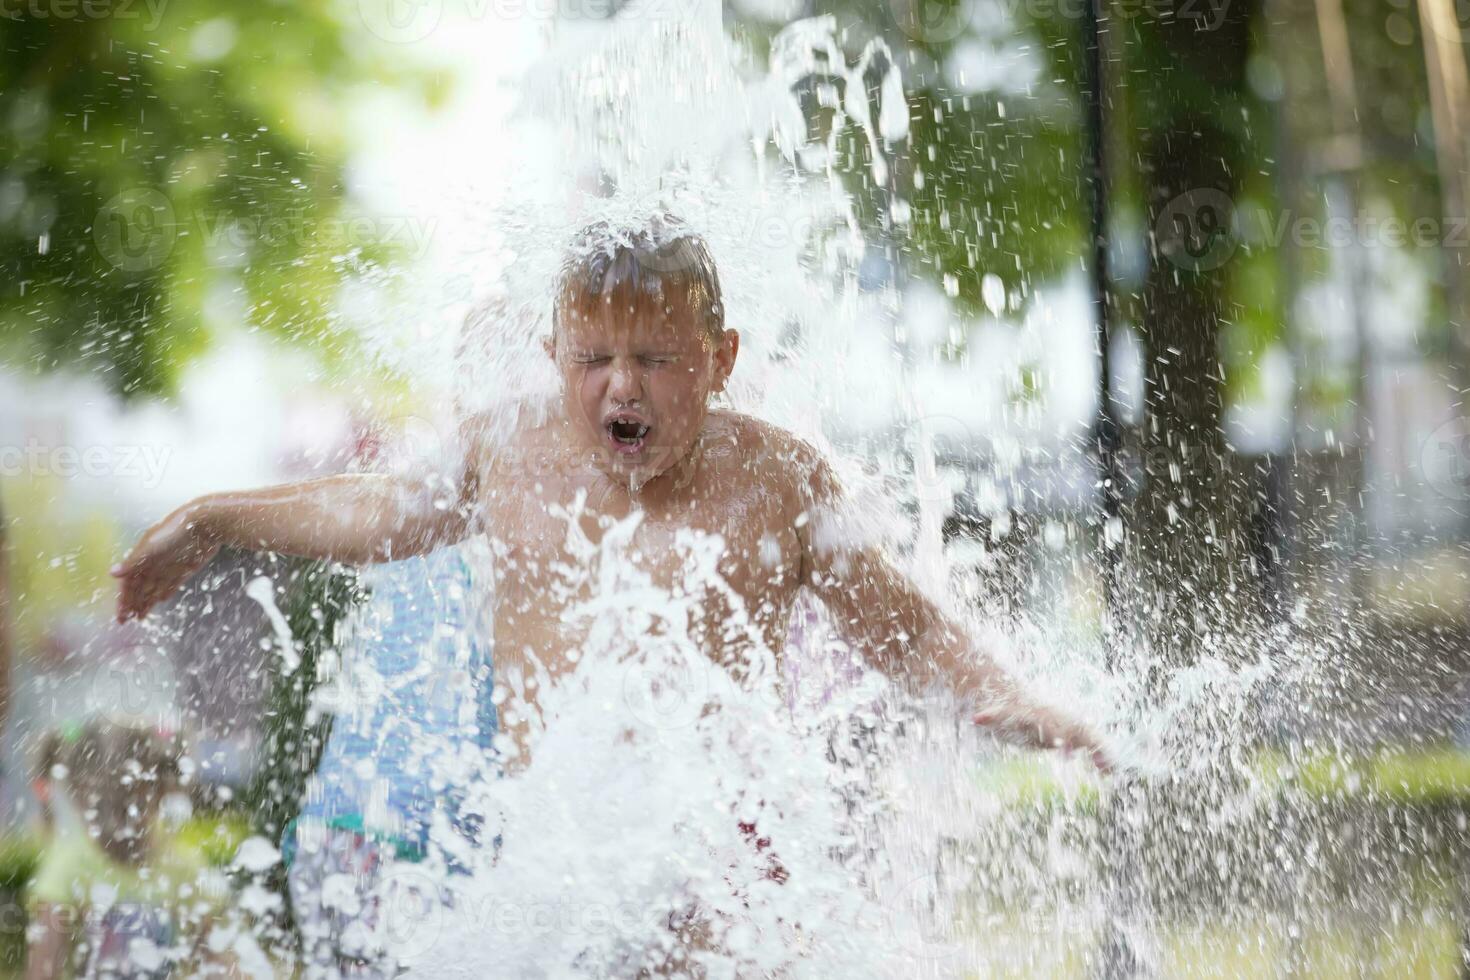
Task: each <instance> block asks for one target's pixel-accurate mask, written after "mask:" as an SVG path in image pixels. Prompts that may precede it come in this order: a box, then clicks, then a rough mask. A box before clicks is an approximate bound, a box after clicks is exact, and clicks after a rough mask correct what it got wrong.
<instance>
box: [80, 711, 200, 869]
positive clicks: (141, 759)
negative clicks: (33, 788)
mask: <svg viewBox="0 0 1470 980" xmlns="http://www.w3.org/2000/svg"><path fill="white" fill-rule="evenodd" d="M60 761H61V763H62V765H63V766H65V768H66V776H65V780H64V785H65V787H66V792H67V795H68V796H69V797H70V798H71V800H72V802H73V803H74V804H76V807H77V809H78V810H80V811H81V812H82V813H84V814H85V815H86V816H87V820H88V823H89V824H91V825H92V826H94V827H95V828H96V830H97V843H98V844H99V845H100V846H101V847H102V850H103V852H104V853H106V854H107V856H108V857H110V858H112V859H113V860H114V861H118V862H121V863H124V864H136V863H138V862H140V861H141V860H142V859H143V858H144V857H145V856H146V855H147V852H148V832H149V829H150V824H151V821H152V819H153V817H154V816H156V814H157V812H158V806H159V804H160V803H161V802H162V800H163V797H164V796H165V795H167V794H168V793H169V792H171V791H172V790H173V789H174V788H175V787H176V785H177V781H178V776H179V767H178V753H177V751H176V750H175V747H174V746H173V745H172V744H171V742H170V741H169V740H166V739H164V738H163V737H161V736H159V735H156V734H154V733H153V732H152V731H149V730H148V729H145V728H141V727H135V726H132V725H124V724H114V723H111V722H107V721H93V722H89V723H88V724H87V725H85V726H84V727H83V728H82V729H81V731H80V732H78V733H77V735H76V737H75V738H73V739H71V740H70V741H69V742H67V743H65V744H64V745H63V747H62V750H61V758H60Z"/></svg>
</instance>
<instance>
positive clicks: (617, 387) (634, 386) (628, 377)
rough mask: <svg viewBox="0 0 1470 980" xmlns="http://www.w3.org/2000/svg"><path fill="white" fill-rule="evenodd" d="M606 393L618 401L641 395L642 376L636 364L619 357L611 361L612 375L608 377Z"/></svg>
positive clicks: (632, 398) (640, 396) (629, 399)
mask: <svg viewBox="0 0 1470 980" xmlns="http://www.w3.org/2000/svg"><path fill="white" fill-rule="evenodd" d="M607 393H608V395H609V396H611V397H612V398H613V399H615V400H617V401H620V402H629V401H633V400H635V399H638V398H642V397H643V376H642V374H641V373H640V372H639V371H638V367H637V365H636V364H634V363H632V362H630V361H627V360H623V359H621V358H619V359H616V360H614V361H613V365H612V377H611V378H609V379H608V384H607Z"/></svg>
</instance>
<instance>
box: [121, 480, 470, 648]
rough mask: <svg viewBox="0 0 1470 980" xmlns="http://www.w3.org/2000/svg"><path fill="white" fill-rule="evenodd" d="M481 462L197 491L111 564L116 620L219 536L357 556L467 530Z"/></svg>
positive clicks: (359, 559)
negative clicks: (449, 473)
mask: <svg viewBox="0 0 1470 980" xmlns="http://www.w3.org/2000/svg"><path fill="white" fill-rule="evenodd" d="M478 472H479V471H478V468H477V467H476V466H475V465H472V461H470V460H466V462H465V464H464V466H463V467H462V468H461V469H460V472H459V474H458V476H457V478H456V479H444V478H437V479H436V478H433V477H429V478H426V477H424V476H399V475H389V474H383V473H351V474H343V475H340V476H329V477H323V478H320V479H316V480H306V481H303V482H300V483H289V484H282V485H279V486H273V487H265V488H262V489H258V490H242V491H232V492H226V493H214V494H207V495H205V496H202V497H197V498H195V499H194V500H191V501H189V502H188V503H186V504H184V505H183V506H181V507H179V508H178V509H176V510H175V511H173V512H172V513H170V514H169V515H168V516H166V517H164V518H163V519H162V520H160V521H159V522H158V523H156V524H154V525H153V526H152V527H150V528H149V529H148V530H147V531H145V532H144V534H143V536H142V537H141V538H139V540H138V543H137V544H136V545H134V546H133V549H132V551H130V552H128V555H127V557H126V558H124V559H123V560H122V561H121V562H119V563H118V564H116V565H114V566H113V568H112V574H113V575H114V576H116V577H117V578H118V579H120V580H121V581H120V582H119V592H118V603H117V619H118V622H123V621H125V620H127V619H128V618H130V617H137V618H139V619H141V618H143V617H144V616H146V615H147V614H148V610H149V609H151V608H153V606H154V605H156V604H157V603H159V602H161V601H163V600H164V599H166V598H168V597H169V596H170V595H172V594H173V593H174V592H175V591H176V590H177V589H178V588H179V586H181V585H182V584H183V583H184V582H185V581H186V580H187V579H188V578H189V576H190V575H192V574H194V572H196V571H198V570H199V569H200V568H202V567H203V566H204V564H205V563H206V562H207V561H209V559H210V558H211V557H213V555H214V554H215V552H216V551H218V550H219V549H220V547H221V546H224V545H229V546H231V547H235V548H245V549H258V550H262V551H279V552H283V553H286V554H291V555H301V556H303V557H307V558H324V559H329V560H332V561H340V562H346V563H349V564H362V563H367V562H376V561H387V560H389V559H393V558H407V557H409V556H411V555H418V554H424V553H426V552H429V551H432V550H434V549H435V548H437V547H439V546H441V545H445V544H452V543H453V542H455V541H458V540H460V539H462V538H464V537H465V536H466V535H468V534H469V533H470V527H471V523H472V520H473V512H474V506H475V502H476V500H477V499H478V487H477V479H476V474H477V473H478Z"/></svg>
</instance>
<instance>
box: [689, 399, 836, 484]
mask: <svg viewBox="0 0 1470 980" xmlns="http://www.w3.org/2000/svg"><path fill="white" fill-rule="evenodd" d="M710 415H711V418H712V421H714V423H715V424H714V426H713V427H714V428H716V430H717V431H719V432H721V433H722V434H727V435H728V436H729V438H730V443H731V445H733V446H734V447H735V453H736V455H737V456H738V457H739V459H740V461H741V463H742V464H743V465H744V466H746V467H749V468H751V469H753V470H754V471H755V472H756V473H757V474H759V475H760V476H762V477H764V478H766V479H770V480H781V479H785V480H790V481H792V482H793V483H795V484H796V485H798V486H810V485H811V484H812V483H813V482H815V481H821V480H824V479H825V478H826V476H827V474H828V473H829V472H830V467H829V466H828V464H827V461H826V459H825V457H823V455H822V453H821V451H820V450H818V449H817V447H816V446H814V445H812V443H811V442H809V441H808V440H806V439H803V438H802V437H801V436H799V435H797V434H796V433H794V432H792V431H791V430H790V429H784V428H782V427H781V426H779V425H776V424H775V423H773V422H767V421H765V420H764V419H759V418H756V417H755V416H753V415H745V414H743V413H741V412H734V411H719V412H711V413H710Z"/></svg>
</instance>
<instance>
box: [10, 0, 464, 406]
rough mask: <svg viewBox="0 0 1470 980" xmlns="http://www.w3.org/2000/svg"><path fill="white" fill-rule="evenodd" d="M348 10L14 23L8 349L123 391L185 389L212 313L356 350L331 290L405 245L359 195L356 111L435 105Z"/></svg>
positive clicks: (217, 5)
mask: <svg viewBox="0 0 1470 980" xmlns="http://www.w3.org/2000/svg"><path fill="white" fill-rule="evenodd" d="M350 10H351V8H350V6H347V7H344V6H341V5H337V4H333V3H331V2H330V0H293V2H291V3H284V2H274V0H267V2H260V3H248V4H235V3H227V2H224V0H190V2H189V3H171V2H167V0H158V2H154V3H143V2H131V0H128V2H124V0H96V2H89V3H86V4H81V3H78V2H71V0H36V2H33V3H28V4H15V5H11V6H7V7H6V8H5V13H4V16H3V17H0V282H3V283H4V287H3V290H0V353H4V354H5V355H6V356H7V358H8V359H11V360H13V361H18V362H22V363H25V364H27V365H29V366H30V368H31V369H33V370H48V369H51V368H54V367H57V366H59V365H62V364H66V363H74V364H76V365H77V366H78V367H80V368H82V369H83V370H86V371H88V372H89V373H92V374H96V375H101V376H105V377H106V378H107V379H108V380H109V382H110V384H111V386H112V387H113V388H114V389H115V390H116V391H118V392H120V393H123V394H125V395H132V394H136V393H160V392H167V391H169V390H170V387H171V385H172V383H173V381H174V377H175V374H176V372H177V371H178V369H179V368H180V367H181V366H182V365H183V364H184V363H186V362H187V361H188V359H189V358H191V357H193V356H194V355H196V354H198V353H199V352H200V351H201V350H202V349H203V348H204V347H205V346H206V345H207V343H208V340H209V333H210V327H211V319H212V317H215V316H217V315H222V316H226V317H229V318H231V319H239V320H243V321H244V322H245V323H246V324H248V325H249V326H250V327H251V328H258V329H264V330H269V331H272V332H274V333H276V334H278V335H281V336H283V337H286V338H289V339H291V340H292V341H296V342H301V343H305V344H308V345H311V346H312V347H314V348H316V349H317V350H319V351H321V352H322V353H323V354H324V355H326V356H327V357H328V358H331V357H334V356H341V355H344V354H346V353H347V352H348V351H349V349H350V342H349V340H348V338H347V336H346V335H345V334H344V333H342V332H340V331H338V330H337V329H335V327H334V322H335V321H334V319H333V316H332V303H333V301H334V299H335V296H336V291H337V288H338V287H339V286H340V285H341V284H342V283H343V282H344V281H345V280H346V279H347V277H349V276H351V275H353V274H356V273H362V272H364V271H367V270H370V269H371V267H372V266H373V264H374V263H375V262H379V261H382V260H383V259H385V258H386V257H388V256H389V255H390V254H391V247H390V246H391V243H389V245H388V246H385V243H384V236H383V235H382V234H380V233H378V227H377V225H375V223H374V221H373V220H372V219H371V218H370V217H365V216H362V215H359V214H358V212H357V211H356V210H355V208H354V206H353V204H352V202H351V201H350V199H349V197H348V196H347V195H346V194H345V192H344V179H343V167H344V163H345V160H346V154H347V151H348V148H349V142H350V135H351V134H349V133H348V132H347V131H346V124H345V123H346V119H347V114H346V113H344V112H343V105H344V102H345V100H346V98H347V96H348V95H349V94H350V92H351V91H352V90H353V89H354V88H355V87H359V86H367V85H393V86H397V87H400V88H407V89H410V90H413V91H416V92H419V93H421V94H422V95H423V97H424V98H425V99H426V100H427V101H432V100H434V99H435V98H436V97H437V95H438V89H437V87H436V86H437V83H436V82H434V81H433V79H432V78H431V77H430V76H428V75H427V74H425V73H421V72H417V71H410V70H406V69H403V68H402V67H400V66H399V65H398V64H397V63H396V62H394V61H391V60H389V58H388V54H389V53H390V52H389V51H388V50H387V48H386V46H384V45H374V44H370V43H367V40H365V39H364V35H363V34H362V32H361V30H360V29H359V30H354V29H353V25H352V24H351V22H349V21H348V20H346V19H345V18H344V16H343V15H344V13H350ZM369 40H370V39H369ZM354 218H363V220H361V221H353V220H352V219H354Z"/></svg>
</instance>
